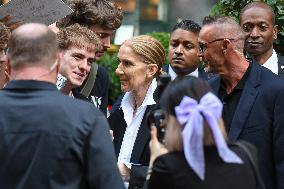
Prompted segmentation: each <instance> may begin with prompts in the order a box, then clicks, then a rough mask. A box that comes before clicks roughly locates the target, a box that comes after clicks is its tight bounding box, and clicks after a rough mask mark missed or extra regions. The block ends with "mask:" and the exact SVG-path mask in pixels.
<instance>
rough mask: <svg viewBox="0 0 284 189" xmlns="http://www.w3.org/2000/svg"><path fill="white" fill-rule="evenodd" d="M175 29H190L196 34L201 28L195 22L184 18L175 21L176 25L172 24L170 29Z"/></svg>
mask: <svg viewBox="0 0 284 189" xmlns="http://www.w3.org/2000/svg"><path fill="white" fill-rule="evenodd" d="M177 29H182V30H186V31H190V32H193V33H195V34H197V35H198V34H199V32H200V30H201V27H200V26H199V25H198V24H197V23H196V22H194V21H192V20H187V19H186V20H182V21H180V22H178V23H176V25H174V27H173V29H172V32H174V31H175V30H177Z"/></svg>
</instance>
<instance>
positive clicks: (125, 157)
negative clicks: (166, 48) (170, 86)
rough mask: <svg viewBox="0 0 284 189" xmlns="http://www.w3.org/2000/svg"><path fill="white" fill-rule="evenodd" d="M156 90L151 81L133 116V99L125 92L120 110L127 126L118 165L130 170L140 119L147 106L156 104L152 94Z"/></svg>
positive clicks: (154, 81) (155, 84) (155, 85)
mask: <svg viewBox="0 0 284 189" xmlns="http://www.w3.org/2000/svg"><path fill="white" fill-rule="evenodd" d="M156 88H157V81H156V79H153V81H152V83H151V85H150V86H149V88H148V90H147V93H146V96H145V99H144V101H143V103H142V105H141V106H140V107H138V109H137V111H136V113H135V115H133V111H134V103H135V102H134V97H133V93H132V92H126V93H125V95H124V97H123V99H122V101H121V108H122V111H123V113H124V120H125V122H126V124H127V127H126V130H125V132H124V136H123V140H122V144H121V147H120V151H119V155H118V164H120V163H124V164H125V165H126V166H127V167H128V168H131V162H130V158H131V154H132V150H133V146H134V143H135V140H136V137H137V133H138V130H139V128H140V125H141V122H142V119H143V117H144V114H145V110H146V108H147V106H148V105H152V104H156V102H155V100H154V98H153V93H154V91H155V89H156Z"/></svg>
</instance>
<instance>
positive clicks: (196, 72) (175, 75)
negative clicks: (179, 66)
mask: <svg viewBox="0 0 284 189" xmlns="http://www.w3.org/2000/svg"><path fill="white" fill-rule="evenodd" d="M169 75H170V76H171V78H172V80H174V79H175V78H176V77H177V74H176V72H175V71H174V70H173V68H172V67H171V65H170V64H169ZM186 76H194V77H198V68H196V69H195V70H194V71H193V72H191V73H189V74H187V75H186Z"/></svg>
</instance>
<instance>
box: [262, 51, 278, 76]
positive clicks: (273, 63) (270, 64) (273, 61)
mask: <svg viewBox="0 0 284 189" xmlns="http://www.w3.org/2000/svg"><path fill="white" fill-rule="evenodd" d="M262 66H263V67H265V68H268V69H269V70H271V71H272V72H273V73H275V74H276V75H278V57H277V54H276V52H275V50H274V49H273V52H272V55H271V57H269V59H268V60H267V61H266V62H265V63H264V64H262Z"/></svg>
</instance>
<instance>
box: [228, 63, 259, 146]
mask: <svg viewBox="0 0 284 189" xmlns="http://www.w3.org/2000/svg"><path fill="white" fill-rule="evenodd" d="M260 74H261V68H260V66H259V65H257V64H256V63H254V62H253V63H252V68H251V70H250V73H249V76H248V78H247V81H246V83H245V86H244V89H243V92H242V95H241V98H240V100H239V103H238V106H237V108H236V110H235V114H234V117H233V120H232V123H231V126H230V130H229V133H228V135H229V139H231V140H233V141H234V140H237V139H238V137H239V135H240V133H241V131H242V130H243V128H244V126H245V123H246V121H247V118H248V115H249V112H250V110H251V108H252V106H253V104H254V101H255V99H256V97H257V95H258V90H257V86H259V85H260V84H261V83H260Z"/></svg>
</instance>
